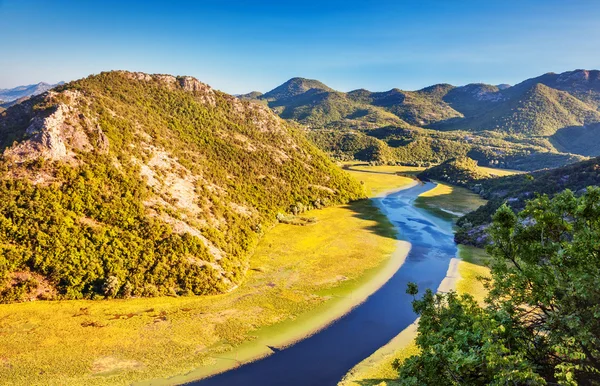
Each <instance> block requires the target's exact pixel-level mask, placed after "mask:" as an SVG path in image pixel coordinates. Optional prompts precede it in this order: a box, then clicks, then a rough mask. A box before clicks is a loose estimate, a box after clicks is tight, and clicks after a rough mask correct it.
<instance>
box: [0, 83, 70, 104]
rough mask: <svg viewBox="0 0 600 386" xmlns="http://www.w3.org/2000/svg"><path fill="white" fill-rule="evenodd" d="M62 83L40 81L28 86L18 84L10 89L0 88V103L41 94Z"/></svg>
mask: <svg viewBox="0 0 600 386" xmlns="http://www.w3.org/2000/svg"><path fill="white" fill-rule="evenodd" d="M63 83H64V82H59V83H56V84H48V83H44V82H40V83H38V84H30V85H28V86H18V87H15V88H10V89H0V101H2V102H1V103H2V104H6V103H7V102H13V101H15V100H17V99H20V98H24V97H30V96H33V95H39V94H43V93H45V92H46V91H48V90H51V89H53V88H54V87H56V86H59V85H61V84H63Z"/></svg>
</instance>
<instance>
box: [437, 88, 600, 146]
mask: <svg viewBox="0 0 600 386" xmlns="http://www.w3.org/2000/svg"><path fill="white" fill-rule="evenodd" d="M517 90H518V91H517ZM497 93H499V94H500V95H497V98H499V99H498V100H497V101H495V102H488V103H487V104H483V103H480V104H479V109H478V108H473V110H471V113H472V114H473V116H471V117H467V118H465V119H463V120H453V121H450V122H442V123H440V124H438V125H437V126H434V127H437V128H439V129H444V130H448V129H450V128H452V129H468V130H473V131H478V130H494V131H500V132H507V133H515V134H525V135H534V136H545V137H547V136H551V135H553V134H554V133H556V131H557V130H559V129H561V128H564V127H570V126H582V125H586V124H589V123H595V122H600V112H598V111H596V109H595V108H594V107H592V106H590V105H587V104H585V103H584V102H582V101H580V100H579V99H577V98H575V97H574V96H572V95H570V94H569V93H567V92H565V91H559V90H555V89H552V88H550V87H548V86H545V85H543V84H541V83H535V84H534V85H532V86H531V87H529V88H526V89H524V88H509V89H506V90H503V91H497ZM487 95H490V94H487ZM491 95H495V94H491ZM461 103H465V102H464V101H461Z"/></svg>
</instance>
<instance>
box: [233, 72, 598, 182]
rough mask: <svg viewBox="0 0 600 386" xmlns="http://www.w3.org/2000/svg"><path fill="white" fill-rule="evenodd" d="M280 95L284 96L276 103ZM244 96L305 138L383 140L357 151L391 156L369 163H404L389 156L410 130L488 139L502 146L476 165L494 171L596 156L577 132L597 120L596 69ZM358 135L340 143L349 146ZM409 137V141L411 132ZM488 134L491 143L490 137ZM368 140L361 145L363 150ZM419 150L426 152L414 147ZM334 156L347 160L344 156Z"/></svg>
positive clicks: (425, 158) (588, 133) (587, 134)
mask: <svg viewBox="0 0 600 386" xmlns="http://www.w3.org/2000/svg"><path fill="white" fill-rule="evenodd" d="M554 87H556V88H554ZM290 89H291V91H289V90H290ZM285 90H288V91H285ZM280 95H284V97H283V98H279V97H278V96H280ZM245 98H246V99H251V100H255V101H258V102H260V103H263V104H267V105H268V106H269V107H271V109H273V111H274V112H275V113H277V114H278V115H279V116H281V117H282V118H284V119H287V120H291V121H297V122H299V123H301V124H304V125H305V126H306V127H307V128H308V129H310V130H312V131H313V133H312V134H311V137H318V136H319V135H328V134H327V133H326V132H327V131H341V132H353V133H354V134H357V135H358V136H360V135H366V136H374V137H376V138H378V139H380V140H383V141H384V146H389V149H387V150H384V151H383V152H379V151H378V152H372V151H369V150H367V149H366V148H363V149H360V151H361V152H362V154H366V153H371V154H377V155H382V154H390V156H389V157H384V158H382V157H379V158H374V159H371V160H372V161H375V162H406V161H405V159H406V157H404V156H397V155H395V154H396V153H402V154H404V153H406V152H407V151H409V152H411V151H412V150H410V149H409V148H407V146H408V145H409V144H410V143H411V141H414V139H410V138H407V137H406V133H408V132H409V131H412V132H413V133H421V134H419V136H420V137H425V136H429V137H431V136H432V132H431V131H428V130H434V131H437V132H440V133H441V134H435V135H434V136H446V137H447V138H448V141H450V142H462V144H463V145H464V144H465V143H467V145H468V143H470V142H473V141H475V142H477V143H480V144H481V146H485V143H486V142H487V143H488V144H489V145H488V146H491V147H498V144H499V143H498V140H500V141H503V144H502V145H501V146H500V148H499V149H498V151H496V155H495V156H494V155H493V154H491V153H490V154H487V155H486V156H484V157H481V156H479V158H478V159H477V160H478V161H479V162H480V163H481V164H482V165H491V166H493V165H494V164H495V163H496V162H497V161H498V158H500V159H505V158H506V159H507V160H506V161H504V160H502V161H501V162H503V164H504V165H505V166H506V167H510V168H523V167H524V168H525V170H534V169H535V168H540V167H541V168H544V167H555V166H560V165H561V164H560V163H558V164H557V163H556V162H555V161H556V160H558V159H559V158H561V159H563V160H564V161H565V162H567V161H568V160H574V161H581V160H583V159H585V157H587V156H590V155H591V156H595V155H599V154H600V150H597V149H595V147H594V144H595V143H597V140H596V131H595V130H584V129H583V128H585V127H588V126H590V127H595V126H594V125H595V124H597V123H600V111H599V110H598V104H600V102H598V101H600V72H599V71H597V70H575V71H569V72H564V73H562V74H554V73H548V74H544V75H541V76H539V77H536V78H531V79H527V80H525V81H523V82H520V83H517V84H515V85H513V86H509V85H505V84H501V85H497V86H496V85H490V84H485V83H472V84H467V85H464V86H458V87H457V86H453V85H450V84H446V83H440V84H436V85H432V86H429V87H425V88H422V89H420V90H416V91H404V90H400V89H398V88H392V89H390V90H388V91H383V92H371V91H369V90H366V89H356V90H352V91H349V92H341V91H336V90H333V89H331V88H330V87H328V86H327V85H325V84H323V83H321V82H319V81H316V80H307V79H304V78H292V79H291V80H289V81H287V82H285V83H284V84H283V85H282V86H279V87H277V88H275V89H274V90H271V91H269V92H267V93H265V94H253V95H248V96H246V97H245ZM382 130H385V131H386V132H388V133H390V134H389V135H387V137H386V138H387V139H385V138H381V137H380V136H378V135H379V134H378V133H379V132H381V131H382ZM561 130H563V131H562V132H561ZM392 131H395V133H391V132H392ZM575 132H576V134H577V135H576V136H574V138H575V137H576V138H577V139H576V143H575V142H573V143H571V141H570V135H568V134H569V133H575ZM426 133H427V134H426ZM444 133H445V134H444ZM460 133H465V134H464V135H463V134H460ZM461 135H462V138H463V140H462V141H461V140H460V138H461ZM358 136H354V137H349V136H339V138H342V137H343V138H345V139H344V141H347V140H348V139H351V138H355V139H356V138H359V137H358ZM410 137H413V138H415V136H414V135H411V136H410ZM492 137H495V138H497V139H493V140H492ZM332 138H333V137H332V136H328V139H327V140H326V141H320V143H322V144H324V143H325V142H327V143H330V144H331V146H330V147H325V146H322V149H323V150H326V151H328V152H330V153H331V152H332V151H333V149H334V148H336V149H340V148H342V147H345V148H347V149H349V148H351V147H354V146H350V147H348V146H345V145H344V146H341V145H339V144H334V143H332V142H331V139H332ZM400 138H402V139H400ZM465 138H467V140H466V141H465V140H464V139H465ZM368 142H369V141H361V143H362V144H363V145H365V144H366V143H368ZM463 145H459V144H456V146H455V145H453V146H455V147H461V146H463ZM423 146H425V147H430V145H419V146H418V147H419V148H422V147H423ZM532 146H533V147H532ZM413 147H414V145H413ZM463 147H464V146H463ZM509 148H512V149H513V150H514V149H523V150H519V152H520V153H519V154H521V155H520V156H519V157H521V158H519V160H518V162H516V161H513V158H510V157H512V156H510V157H509V156H507V154H508V153H511V152H513V150H510V149H509ZM525 148H528V150H525ZM472 151H475V152H476V153H477V154H482V152H488V151H486V150H485V149H484V148H482V147H478V148H477V149H472ZM431 152H435V150H434V149H432V148H431V149H428V150H427V151H426V153H427V154H430V153H431ZM528 152H529V153H528ZM488 153H489V152H488ZM532 153H533V154H535V157H534V158H535V159H536V160H538V161H540V162H537V161H536V162H534V163H532V164H530V165H526V163H527V162H526V161H525V160H526V157H527V156H528V154H532ZM336 154H338V155H339V156H343V157H353V155H352V154H351V153H349V152H345V153H344V154H342V153H339V152H336ZM412 155H413V156H414V158H415V162H420V163H429V162H441V161H444V160H446V159H448V158H444V159H441V160H439V161H436V160H435V158H434V157H432V156H430V155H425V153H423V152H421V153H415V152H414V151H412ZM463 155H466V154H462V153H461V154H458V153H457V154H449V156H451V158H454V157H457V156H463ZM474 157H478V156H477V155H474ZM507 157H509V158H507ZM532 159H533V158H532ZM544 159H546V160H545V161H544ZM521 161H523V162H521Z"/></svg>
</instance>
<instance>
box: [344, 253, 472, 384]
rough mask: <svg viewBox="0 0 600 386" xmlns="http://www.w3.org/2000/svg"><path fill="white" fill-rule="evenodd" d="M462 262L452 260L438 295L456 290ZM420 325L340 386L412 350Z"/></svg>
mask: <svg viewBox="0 0 600 386" xmlns="http://www.w3.org/2000/svg"><path fill="white" fill-rule="evenodd" d="M462 261H463V259H461V258H460V257H453V258H452V259H450V263H449V266H448V271H447V272H446V277H444V279H443V280H442V282H441V283H440V285H439V286H438V288H437V291H436V292H437V293H446V292H449V291H455V290H456V285H457V283H458V281H459V280H460V279H461V275H460V272H459V266H460V263H461V262H462ZM418 325H419V319H418V318H417V319H416V320H415V321H414V323H412V324H411V325H410V326H408V327H406V328H405V329H404V330H402V331H401V332H400V333H399V334H398V335H396V336H395V337H394V338H392V340H390V341H389V342H388V343H386V344H385V345H383V346H381V347H380V348H379V349H378V350H377V351H375V352H374V353H373V354H371V355H369V356H368V357H367V358H365V359H364V360H362V361H361V362H359V363H358V364H357V365H356V366H354V367H353V368H352V369H350V371H348V373H347V374H346V375H345V376H344V378H342V379H341V380H340V382H339V383H338V386H351V385H353V384H355V383H356V380H355V379H353V377H354V376H356V375H357V374H360V373H362V372H364V371H366V370H367V369H369V368H372V367H373V366H376V365H379V364H381V363H382V362H385V361H388V360H391V359H394V358H395V357H396V354H397V353H398V352H399V351H400V350H407V351H408V350H410V349H411V345H414V339H415V338H416V336H417V328H418Z"/></svg>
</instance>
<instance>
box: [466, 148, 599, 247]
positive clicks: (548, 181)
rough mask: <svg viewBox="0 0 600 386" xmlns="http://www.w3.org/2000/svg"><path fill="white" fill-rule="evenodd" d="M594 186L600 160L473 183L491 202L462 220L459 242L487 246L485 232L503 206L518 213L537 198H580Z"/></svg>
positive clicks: (473, 186) (596, 182)
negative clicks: (567, 194) (561, 194)
mask: <svg viewBox="0 0 600 386" xmlns="http://www.w3.org/2000/svg"><path fill="white" fill-rule="evenodd" d="M592 185H600V158H594V159H591V160H588V161H584V162H579V163H574V164H571V165H567V166H563V167H560V168H556V169H551V170H541V171H536V172H533V173H528V174H517V175H512V176H507V177H500V178H492V179H486V180H480V181H472V182H471V183H470V184H469V185H468V186H469V187H470V188H471V189H472V190H474V191H475V192H477V193H479V194H480V195H481V196H482V197H484V198H486V199H487V200H488V202H487V203H486V205H484V206H482V207H480V208H479V209H477V210H475V211H474V212H471V213H469V214H467V215H466V216H464V217H462V218H460V219H459V220H458V222H457V225H458V227H459V229H458V231H457V233H456V241H457V242H460V243H463V244H473V245H478V246H482V245H485V243H486V242H487V238H486V235H485V230H486V228H487V227H488V226H489V224H490V223H491V219H492V215H493V214H494V213H495V212H496V210H497V209H498V208H499V207H500V206H501V205H502V204H503V203H507V204H508V205H510V207H512V208H513V209H514V210H521V209H523V208H524V207H525V203H526V201H527V200H528V199H531V198H533V197H535V195H537V194H547V195H549V196H553V195H554V194H556V193H559V192H562V191H563V190H565V189H570V190H571V191H573V192H575V193H576V194H580V193H582V192H583V191H584V190H585V189H586V188H587V187H588V186H592Z"/></svg>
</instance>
